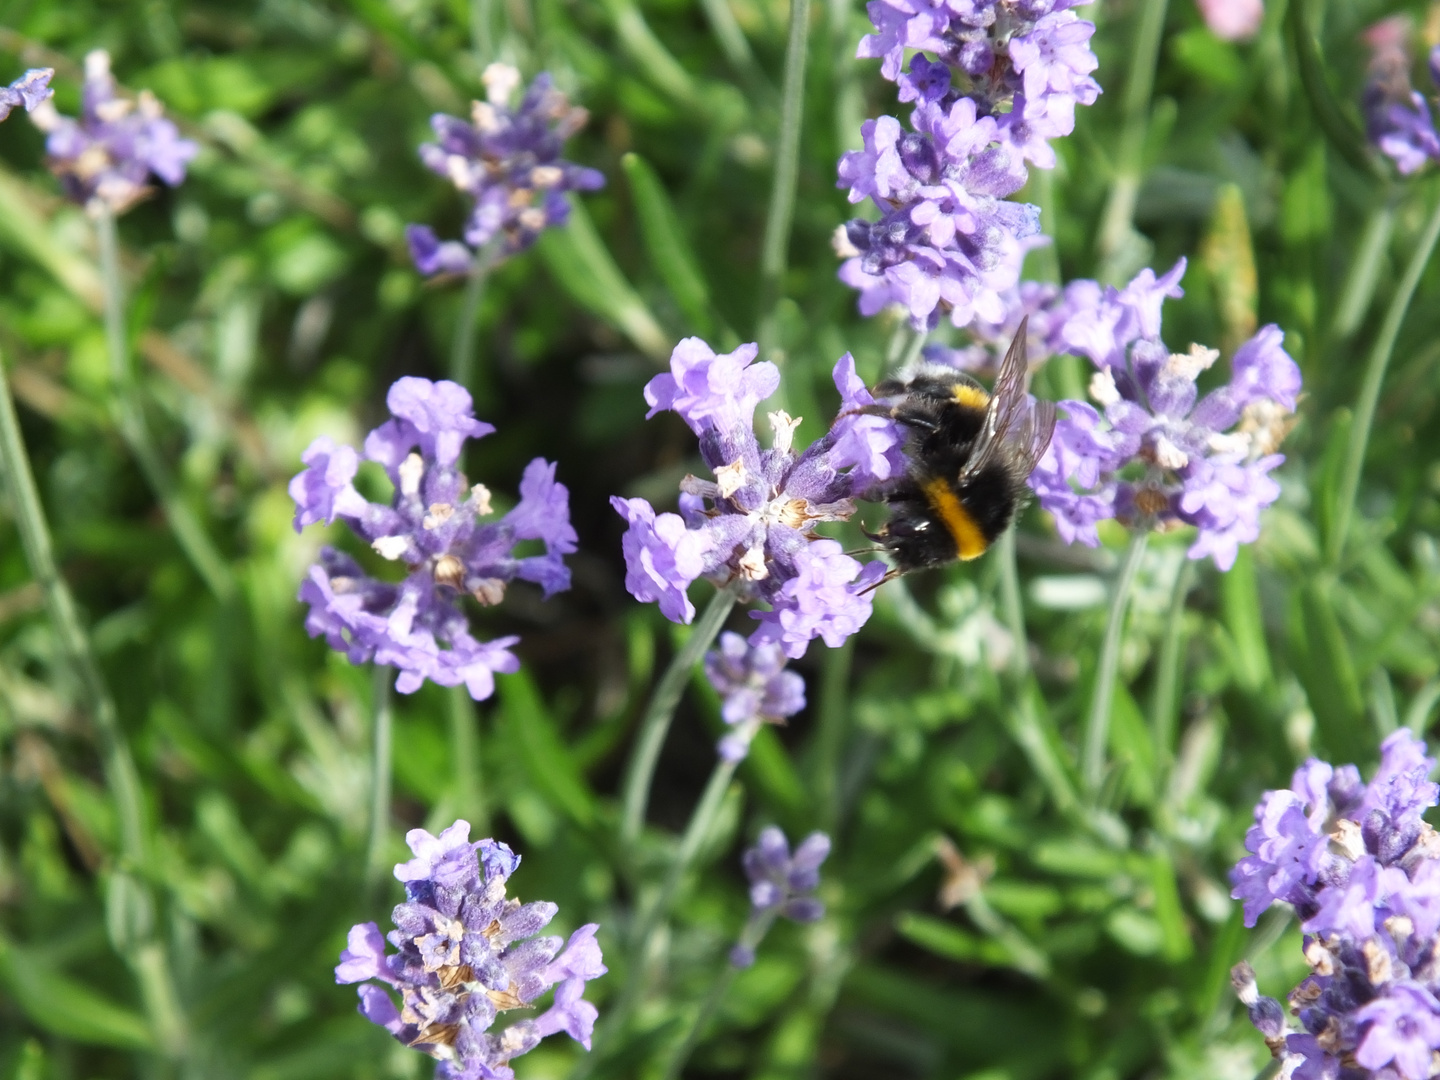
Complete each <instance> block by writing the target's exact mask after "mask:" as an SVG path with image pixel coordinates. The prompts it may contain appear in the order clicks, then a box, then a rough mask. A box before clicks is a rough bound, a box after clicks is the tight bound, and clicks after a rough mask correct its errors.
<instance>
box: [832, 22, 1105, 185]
mask: <svg viewBox="0 0 1440 1080" xmlns="http://www.w3.org/2000/svg"><path fill="white" fill-rule="evenodd" d="M1088 2H1089V0H1035V2H1025V0H1018V2H1017V0H960V2H954V0H938V2H934V0H872V2H871V3H869V4H867V5H866V11H867V12H869V15H870V20H871V22H872V23H873V24H874V25H875V29H876V32H875V33H874V34H870V35H867V36H866V37H864V38H863V39H861V42H860V48H859V50H858V52H857V54H856V55H857V56H860V57H879V58H881V60H882V62H881V65H880V72H881V74H882V75H883V76H884V77H885V78H887V79H889V80H891V81H892V82H895V83H897V84H898V86H899V88H900V100H901V101H921V102H936V103H940V104H943V105H945V106H947V107H948V106H949V105H950V104H951V103H953V102H954V101H956V100H958V99H961V98H965V99H968V100H970V101H973V102H974V103H975V107H976V109H977V111H978V114H979V115H980V116H985V117H994V118H995V119H996V121H997V125H998V128H997V138H998V140H999V141H1000V142H1001V143H1003V144H1004V145H1005V146H1007V147H1010V148H1012V149H1013V150H1014V152H1015V153H1016V154H1017V155H1019V156H1020V157H1022V158H1024V159H1026V160H1029V161H1031V162H1033V163H1034V164H1036V165H1038V166H1040V167H1041V168H1045V169H1049V168H1053V167H1054V165H1055V152H1054V150H1053V149H1052V148H1051V147H1050V143H1049V140H1050V139H1053V138H1056V137H1059V136H1063V135H1068V134H1070V132H1072V131H1073V130H1074V129H1075V106H1076V105H1091V104H1094V102H1095V99H1096V98H1097V97H1098V96H1099V95H1100V84H1099V83H1097V82H1096V81H1095V80H1094V79H1093V78H1092V77H1091V72H1093V71H1094V70H1095V69H1096V68H1097V67H1098V66H1099V61H1098V60H1097V59H1096V57H1095V54H1094V52H1092V51H1091V49H1090V38H1091V37H1092V36H1093V35H1094V33H1095V25H1094V23H1091V22H1087V21H1085V20H1082V19H1080V18H1079V17H1078V16H1077V15H1076V14H1075V13H1074V12H1073V11H1071V10H1069V9H1070V8H1073V7H1078V6H1081V5H1082V4H1084V3H1088ZM907 48H910V49H916V50H919V52H918V53H917V54H916V55H914V56H912V57H911V60H910V67H909V69H908V71H902V70H901V64H902V62H903V60H904V53H905V50H906V49H907ZM925 53H933V54H934V56H935V59H934V60H931V59H930V58H929V57H927V56H926V55H925Z"/></svg>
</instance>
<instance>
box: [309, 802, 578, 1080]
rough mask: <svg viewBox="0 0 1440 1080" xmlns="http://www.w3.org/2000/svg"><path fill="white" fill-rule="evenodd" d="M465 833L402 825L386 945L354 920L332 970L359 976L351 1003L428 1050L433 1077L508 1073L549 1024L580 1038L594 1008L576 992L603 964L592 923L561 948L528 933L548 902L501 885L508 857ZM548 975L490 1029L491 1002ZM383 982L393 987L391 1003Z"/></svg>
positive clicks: (522, 992) (499, 1005)
mask: <svg viewBox="0 0 1440 1080" xmlns="http://www.w3.org/2000/svg"><path fill="white" fill-rule="evenodd" d="M469 837H470V825H469V823H468V822H465V821H457V822H455V824H454V825H452V826H450V828H448V829H446V830H445V831H444V832H442V833H441V834H440V835H439V836H438V837H437V836H431V835H430V834H429V833H428V832H426V831H425V830H424V829H412V830H411V831H410V832H409V833H407V834H406V836H405V841H406V843H408V844H409V845H410V850H411V851H412V852H414V854H415V858H414V859H412V860H411V861H410V862H407V863H400V864H399V865H397V866H396V867H395V877H396V878H397V879H398V880H399V881H402V882H404V884H405V903H403V904H400V905H399V906H397V907H396V908H395V911H394V914H393V916H392V917H393V919H394V922H395V927H396V929H394V930H392V931H391V932H390V934H389V935H388V937H389V941H390V943H391V944H392V945H394V946H395V947H396V949H397V950H398V952H394V953H390V954H388V955H387V954H386V952H385V940H386V939H385V938H384V937H382V936H381V934H380V928H379V927H378V926H376V925H375V923H373V922H372V923H362V924H360V925H358V926H355V927H353V928H352V929H351V930H350V935H349V941H348V943H347V945H346V948H345V950H344V951H343V952H341V954H340V964H339V965H338V966H337V967H336V968H335V981H336V982H337V983H357V982H358V983H363V985H361V986H359V987H358V988H357V989H358V992H359V995H360V1013H361V1015H362V1016H364V1017H365V1018H366V1019H367V1020H369V1021H370V1022H371V1023H374V1024H378V1025H379V1026H381V1027H383V1028H385V1029H386V1030H387V1031H389V1032H390V1034H392V1035H393V1036H395V1038H396V1039H397V1040H399V1041H400V1042H401V1043H403V1044H404V1045H406V1046H409V1047H412V1048H414V1049H416V1050H419V1051H421V1052H422V1053H426V1054H429V1055H430V1056H431V1057H433V1058H435V1059H436V1060H437V1061H439V1062H440V1064H439V1066H438V1067H437V1068H436V1070H435V1075H436V1077H437V1078H439V1080H513V1077H514V1075H515V1074H514V1072H513V1071H512V1070H511V1068H510V1062H511V1061H512V1060H513V1059H514V1058H516V1057H519V1056H520V1055H521V1054H525V1053H527V1052H529V1051H530V1050H533V1049H534V1048H535V1047H536V1046H538V1045H539V1044H540V1042H541V1040H542V1039H544V1038H545V1037H547V1036H549V1035H553V1034H556V1033H558V1032H561V1031H563V1032H565V1033H566V1034H568V1035H569V1036H570V1037H571V1038H573V1039H574V1040H575V1041H576V1042H579V1043H580V1044H581V1045H583V1046H584V1047H585V1048H586V1049H587V1050H588V1049H589V1048H590V1036H591V1032H592V1031H593V1030H594V1026H595V1018H596V1010H595V1007H594V1006H593V1005H591V1004H590V1003H589V1002H588V1001H585V1000H584V998H583V997H582V996H581V995H582V993H583V991H584V987H585V983H586V982H588V981H589V980H591V979H594V978H598V977H599V976H601V975H603V974H605V971H606V968H605V965H604V963H603V962H602V958H601V954H600V946H599V945H598V944H597V943H596V941H595V931H596V929H597V926H596V924H594V923H589V924H587V925H585V926H582V927H581V928H580V929H578V930H576V931H575V933H574V934H572V935H571V936H570V940H569V942H568V943H567V944H566V945H565V948H564V950H563V951H561V939H560V938H558V937H548V936H546V937H541V936H538V935H539V934H540V931H541V930H543V929H544V928H545V927H546V926H547V925H548V924H549V923H550V920H551V919H553V918H554V917H555V914H556V912H557V911H558V908H557V907H556V906H555V905H554V904H552V903H549V902H546V901H540V902H533V903H529V904H521V903H520V901H519V900H514V899H511V898H510V897H508V896H507V895H506V880H507V879H508V878H509V877H510V875H511V874H512V873H514V871H515V869H516V867H518V866H519V864H520V857H519V856H518V855H516V854H515V853H514V852H513V851H511V850H510V848H509V847H507V846H506V845H505V844H502V843H499V842H497V841H495V840H480V841H477V842H475V843H471V842H470V839H469ZM557 954H558V955H557ZM369 980H374V981H369ZM377 982H378V983H379V984H381V985H376V983H377ZM552 987H554V988H555V996H554V999H553V1003H552V1005H551V1006H550V1008H549V1009H547V1010H546V1011H545V1012H543V1013H541V1014H540V1015H539V1016H537V1017H534V1018H526V1019H522V1020H518V1021H516V1022H515V1023H512V1024H510V1025H509V1026H508V1027H506V1028H504V1029H503V1030H502V1031H500V1032H498V1033H495V1032H492V1031H491V1028H492V1026H493V1025H494V1023H495V1021H496V1019H497V1017H498V1016H499V1014H500V1013H502V1012H507V1011H510V1010H513V1009H531V1008H533V1007H534V1006H535V1004H536V1001H537V999H538V998H539V997H540V995H541V994H544V993H545V992H546V991H547V990H549V989H551V988H552ZM390 991H394V992H396V993H398V994H399V995H400V1006H399V1008H397V1007H396V1005H395V1001H394V999H393V998H392V997H391V996H390Z"/></svg>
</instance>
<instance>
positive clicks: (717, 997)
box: [663, 908, 776, 1080]
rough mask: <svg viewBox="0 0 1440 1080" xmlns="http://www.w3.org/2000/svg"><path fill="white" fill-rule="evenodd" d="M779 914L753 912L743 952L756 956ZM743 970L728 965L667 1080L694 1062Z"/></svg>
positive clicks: (743, 937)
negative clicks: (697, 1049)
mask: <svg viewBox="0 0 1440 1080" xmlns="http://www.w3.org/2000/svg"><path fill="white" fill-rule="evenodd" d="M775 914H776V911H775V909H774V908H768V909H766V910H764V911H759V912H752V913H751V915H750V918H749V919H748V920H747V921H746V923H745V929H744V930H743V931H742V932H741V934H740V940H739V942H738V943H737V944H738V945H739V946H740V947H741V948H745V949H749V950H751V952H754V950H755V949H757V948H758V947H759V946H760V942H761V941H763V940H764V939H765V935H766V934H767V933H769V932H770V927H771V926H772V925H774V923H775ZM739 973H740V969H739V968H737V967H736V966H735V965H734V964H731V963H726V965H725V970H724V971H722V972H721V973H720V977H719V978H718V979H716V980H715V983H714V985H713V986H711V987H710V993H708V994H706V995H705V1000H704V1001H703V1002H702V1003H701V1004H700V1008H699V1010H698V1011H697V1012H696V1013H695V1018H694V1019H693V1020H692V1021H691V1022H690V1030H689V1031H687V1032H686V1033H685V1041H684V1042H682V1043H681V1044H680V1046H679V1048H678V1049H677V1050H676V1051H675V1053H674V1054H673V1055H672V1056H671V1058H670V1064H669V1065H668V1066H666V1068H665V1075H664V1077H663V1080H678V1078H679V1076H680V1072H681V1070H682V1069H684V1068H685V1063H686V1062H687V1061H689V1060H690V1055H691V1054H693V1053H694V1052H695V1046H696V1044H697V1043H698V1042H699V1041H700V1035H701V1033H703V1032H704V1030H705V1025H706V1024H708V1023H710V1020H711V1018H712V1017H713V1016H714V1015H715V1013H716V1012H718V1011H719V1009H720V1004H721V1003H722V1002H723V1001H724V1000H725V995H726V994H727V993H729V991H730V987H731V985H732V984H733V983H734V982H735V976H736V975H738V974H739Z"/></svg>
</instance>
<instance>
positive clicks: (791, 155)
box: [759, 0, 810, 359]
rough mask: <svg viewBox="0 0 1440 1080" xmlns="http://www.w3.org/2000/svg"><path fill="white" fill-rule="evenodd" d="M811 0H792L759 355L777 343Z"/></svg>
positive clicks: (763, 250)
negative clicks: (776, 316) (776, 315)
mask: <svg viewBox="0 0 1440 1080" xmlns="http://www.w3.org/2000/svg"><path fill="white" fill-rule="evenodd" d="M809 29H810V0H790V36H789V41H788V43H787V44H786V46H785V80H784V83H783V85H782V87H781V97H780V139H779V142H778V143H777V145H776V147H775V184H774V186H773V187H772V188H771V190H770V208H769V210H768V211H767V213H766V215H765V233H764V237H763V239H762V241H761V246H760V308H759V311H760V334H759V338H760V356H761V359H765V358H767V356H768V354H769V352H770V350H771V349H772V348H773V347H774V344H775V341H774V337H775V325H774V308H775V305H776V304H777V303H779V301H780V298H781V296H782V294H783V287H784V277H785V264H786V259H787V255H788V252H789V248H790V223H791V219H792V218H793V217H794V213H795V185H796V182H797V181H798V179H799V176H800V126H801V121H802V120H803V118H804V111H805V60H806V56H807V53H808V49H807V48H806V44H807V42H806V38H807V37H808V33H809Z"/></svg>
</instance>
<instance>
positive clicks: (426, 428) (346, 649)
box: [290, 376, 576, 701]
mask: <svg viewBox="0 0 1440 1080" xmlns="http://www.w3.org/2000/svg"><path fill="white" fill-rule="evenodd" d="M385 403H386V405H387V406H388V407H389V409H390V414H391V419H390V420H387V421H386V422H385V423H383V424H381V425H380V426H379V427H377V428H376V429H375V430H374V431H372V432H370V434H369V435H368V436H366V439H365V448H364V449H365V459H366V460H367V461H373V462H375V463H377V464H379V465H380V466H381V467H382V468H384V470H385V475H386V476H387V477H389V479H390V483H391V484H392V485H393V487H394V494H393V496H392V497H391V503H390V505H389V506H384V505H381V504H378V503H372V502H370V501H368V500H367V499H365V498H364V496H362V495H361V494H360V493H359V492H358V491H357V490H356V489H355V485H354V482H353V481H354V479H355V474H356V471H357V470H358V468H359V464H360V456H359V455H358V454H357V453H356V452H355V450H354V449H353V448H351V447H348V446H336V445H335V443H334V441H333V440H332V439H330V438H329V436H326V435H322V436H320V437H319V438H318V439H316V440H315V441H314V442H313V443H311V444H310V448H309V449H308V450H306V451H305V454H304V456H303V458H302V460H303V461H304V462H305V466H306V468H305V471H304V472H302V473H300V474H299V475H297V476H296V477H295V478H294V479H293V480H292V481H291V482H290V497H291V498H292V499H294V501H295V531H296V532H300V531H301V530H302V529H304V528H305V527H306V526H307V525H314V524H321V523H323V524H326V525H329V524H331V523H332V522H334V521H335V520H336V519H337V518H338V519H339V520H340V521H343V522H344V523H345V524H346V525H347V526H348V527H349V528H350V529H351V530H352V531H353V532H354V533H355V534H356V535H357V536H358V537H360V539H362V540H364V541H365V542H366V543H368V544H369V545H370V547H371V548H372V549H374V551H375V552H376V554H378V555H379V556H380V557H381V558H382V559H385V560H387V561H389V562H400V563H403V564H404V565H405V567H406V568H407V570H408V573H407V575H406V577H405V579H404V581H402V582H401V583H400V584H398V585H395V584H390V583H388V582H385V581H382V580H380V579H378V578H375V577H372V576H370V575H369V574H367V573H366V572H365V571H364V570H363V569H362V568H361V566H360V564H359V563H357V562H356V561H355V560H354V559H353V558H352V557H351V556H349V555H346V554H344V553H343V552H340V551H338V550H336V549H335V548H332V547H326V548H324V549H323V550H322V551H321V554H320V561H319V562H318V563H316V564H315V565H314V566H312V567H311V568H310V573H309V575H308V576H307V577H306V580H305V583H304V584H303V585H302V586H301V587H300V599H301V600H302V601H303V602H305V603H307V604H309V605H310V614H309V615H308V616H307V618H306V620H305V629H306V631H307V632H308V633H309V634H310V636H311V637H320V636H322V635H323V636H324V638H325V640H326V641H327V642H328V643H329V645H330V647H331V648H332V649H335V650H336V651H338V652H343V653H344V654H345V655H346V656H347V657H348V658H349V660H350V662H351V663H352V664H362V663H368V662H370V661H374V662H375V663H377V664H382V665H385V666H387V667H393V668H398V669H399V671H400V675H399V677H398V678H397V679H396V681H395V688H396V689H397V690H399V691H400V692H401V693H402V694H408V693H413V692H414V691H416V690H417V689H419V687H420V685H421V683H423V682H425V681H426V680H427V679H428V680H430V681H431V682H434V683H437V684H438V685H440V686H460V685H462V684H463V685H464V686H465V688H466V689H467V690H468V691H469V692H470V696H471V697H472V698H474V699H475V700H476V701H483V700H484V699H485V698H488V697H489V696H490V695H491V694H492V693H494V691H495V673H496V672H510V671H515V670H517V669H518V668H519V661H518V660H517V659H516V658H515V655H514V654H513V653H511V652H510V651H509V650H510V646H512V645H514V644H515V643H516V642H517V641H518V640H519V639H518V638H516V637H513V636H512V637H504V638H497V639H495V640H493V641H485V642H482V641H478V640H477V639H476V638H474V637H473V636H472V635H471V634H470V628H469V621H468V619H467V618H466V616H465V614H464V612H463V610H462V609H461V607H460V602H461V597H463V596H465V595H469V596H470V597H472V598H473V599H474V600H475V601H476V602H477V603H479V604H481V605H485V606H489V605H493V604H498V603H500V601H501V600H503V599H504V596H505V589H506V587H507V586H508V584H509V583H510V582H511V581H514V580H516V579H517V578H518V579H520V580H522V581H530V582H533V583H535V584H537V585H539V586H540V587H541V589H542V591H543V592H544V595H545V596H547V597H548V596H551V595H553V594H555V593H557V592H561V591H563V590H565V589H568V588H569V587H570V571H569V569H568V568H567V567H566V566H565V561H564V556H566V555H568V554H570V553H571V552H573V551H574V550H575V542H576V536H575V530H574V529H573V528H572V527H571V525H570V501H569V500H570V494H569V492H568V491H567V490H566V488H565V485H563V484H560V483H557V482H556V480H555V466H554V465H553V464H551V463H549V462H547V461H545V460H544V459H543V458H536V459H535V460H533V461H531V462H530V464H529V465H528V466H526V469H525V475H524V477H523V478H522V479H521V481H520V501H519V502H518V503H517V504H516V505H515V507H514V509H512V510H510V511H509V512H507V513H506V514H504V515H503V516H501V517H499V518H498V519H497V520H495V521H493V522H486V523H483V524H482V523H481V520H480V519H482V518H486V517H489V516H491V515H492V514H493V513H494V509H493V507H492V506H491V502H490V490H489V488H487V487H486V486H485V485H484V484H474V485H472V484H470V483H469V481H468V480H467V479H466V478H465V475H464V474H463V473H462V472H461V471H460V470H459V467H458V466H459V461H460V455H461V453H462V452H463V450H464V446H465V443H466V441H467V440H469V439H479V438H484V437H485V436H486V435H489V434H490V433H491V432H493V431H494V430H495V428H494V427H493V426H492V425H490V424H487V423H484V422H483V421H480V420H476V419H475V417H474V413H473V408H472V405H471V400H470V395H469V393H468V392H467V391H465V390H464V389H463V388H462V387H460V386H457V385H456V384H455V383H452V382H447V381H443V380H442V381H440V382H431V381H430V380H428V379H418V378H414V377H412V376H406V377H405V378H402V379H400V380H398V381H397V382H396V383H395V384H394V385H393V386H391V387H390V392H389V393H388V394H387V395H386V398H385ZM527 540H538V541H540V542H541V543H543V544H544V546H545V553H544V554H543V555H526V556H520V557H517V556H516V555H515V554H514V549H515V547H516V545H517V544H520V543H522V542H524V541H527Z"/></svg>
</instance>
